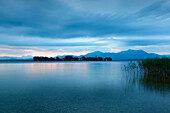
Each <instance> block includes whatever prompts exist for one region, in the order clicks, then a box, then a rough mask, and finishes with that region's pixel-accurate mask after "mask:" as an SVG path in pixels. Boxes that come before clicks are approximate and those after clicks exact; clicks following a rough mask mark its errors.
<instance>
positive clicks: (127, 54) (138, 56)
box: [0, 49, 170, 60]
mask: <svg viewBox="0 0 170 113" xmlns="http://www.w3.org/2000/svg"><path fill="white" fill-rule="evenodd" d="M65 56H67V55H64V56H58V57H60V58H64V57H65ZM70 56H73V55H70ZM82 56H85V57H103V58H105V57H111V58H112V60H142V59H146V58H155V57H159V58H160V57H169V58H170V56H169V55H158V54H155V53H147V52H145V51H143V50H132V49H129V50H127V51H121V52H119V53H109V52H101V51H95V52H92V53H88V54H86V55H81V56H73V57H79V58H80V57H82ZM32 59H33V56H23V57H0V60H32Z"/></svg>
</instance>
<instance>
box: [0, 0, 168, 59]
mask: <svg viewBox="0 0 170 113" xmlns="http://www.w3.org/2000/svg"><path fill="white" fill-rule="evenodd" d="M169 7H170V0H0V56H1V57H2V56H10V57H11V56H13V57H21V56H27V55H32V56H52V57H53V56H57V55H66V54H72V55H83V54H87V53H89V52H93V51H102V52H120V51H124V50H127V49H135V50H138V49H142V50H145V51H146V52H149V53H157V54H170V8H169Z"/></svg>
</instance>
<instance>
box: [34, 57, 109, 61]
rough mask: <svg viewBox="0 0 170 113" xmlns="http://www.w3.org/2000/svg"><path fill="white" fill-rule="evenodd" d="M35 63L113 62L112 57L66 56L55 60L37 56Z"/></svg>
mask: <svg viewBox="0 0 170 113" xmlns="http://www.w3.org/2000/svg"><path fill="white" fill-rule="evenodd" d="M33 61H112V58H111V57H105V58H102V57H84V56H83V57H81V58H78V57H73V56H65V57H64V58H59V57H56V58H53V57H50V58H48V57H39V56H35V57H34V58H33Z"/></svg>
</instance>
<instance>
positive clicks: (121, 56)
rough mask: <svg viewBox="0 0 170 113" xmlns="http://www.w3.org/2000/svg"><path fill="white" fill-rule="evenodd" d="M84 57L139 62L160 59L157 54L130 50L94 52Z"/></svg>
mask: <svg viewBox="0 0 170 113" xmlns="http://www.w3.org/2000/svg"><path fill="white" fill-rule="evenodd" d="M84 56H85V57H96V56H98V57H111V58H112V60H141V59H146V58H155V57H161V56H160V55H158V54H154V53H147V52H145V51H143V50H132V49H129V50H127V51H121V52H119V53H103V52H100V51H95V52H92V53H88V54H86V55H84Z"/></svg>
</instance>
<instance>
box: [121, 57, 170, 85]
mask: <svg viewBox="0 0 170 113" xmlns="http://www.w3.org/2000/svg"><path fill="white" fill-rule="evenodd" d="M124 70H125V72H126V75H128V77H130V76H132V77H133V79H137V80H142V81H145V82H157V83H158V82H159V83H168V84H169V83H170V58H154V59H146V60H142V61H138V62H130V63H129V64H128V65H125V66H124Z"/></svg>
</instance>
